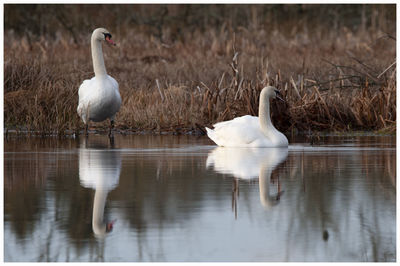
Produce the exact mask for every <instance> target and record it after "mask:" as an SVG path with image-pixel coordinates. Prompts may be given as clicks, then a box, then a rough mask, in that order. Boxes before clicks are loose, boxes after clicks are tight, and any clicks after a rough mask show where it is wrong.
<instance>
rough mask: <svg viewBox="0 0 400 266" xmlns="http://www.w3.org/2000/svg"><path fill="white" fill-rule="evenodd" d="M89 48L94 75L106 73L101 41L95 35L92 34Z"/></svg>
mask: <svg viewBox="0 0 400 266" xmlns="http://www.w3.org/2000/svg"><path fill="white" fill-rule="evenodd" d="M91 48H92V59H93V70H94V75H95V76H96V77H98V76H105V75H107V71H106V66H105V65H104V58H103V49H102V48H101V42H100V41H99V40H97V39H96V37H95V35H92V39H91Z"/></svg>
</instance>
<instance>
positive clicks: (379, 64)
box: [4, 22, 396, 135]
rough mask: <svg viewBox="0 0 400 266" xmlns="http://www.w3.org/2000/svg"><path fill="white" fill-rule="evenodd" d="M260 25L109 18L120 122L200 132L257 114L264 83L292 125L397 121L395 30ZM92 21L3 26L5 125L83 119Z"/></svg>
mask: <svg viewBox="0 0 400 266" xmlns="http://www.w3.org/2000/svg"><path fill="white" fill-rule="evenodd" d="M252 25H253V26H249V27H233V26H232V25H230V24H229V23H222V24H221V25H219V26H213V27H210V28H206V29H201V30H200V29H198V28H194V29H191V31H185V32H184V33H182V34H180V35H179V38H173V36H175V35H174V34H176V33H175V32H174V31H173V27H169V28H162V30H161V32H162V34H163V37H162V38H159V37H157V34H154V33H151V32H149V30H148V29H147V28H144V27H139V26H137V27H132V30H129V31H128V29H127V28H126V27H123V25H122V26H121V25H120V26H119V27H117V28H116V29H113V28H108V29H109V30H110V31H111V32H112V33H113V39H115V41H116V42H117V44H118V46H117V47H109V46H106V45H104V46H103V49H104V55H105V62H106V68H107V71H108V73H109V75H111V76H113V77H114V78H115V79H116V80H117V81H118V82H119V86H120V92H121V97H122V101H123V103H122V107H121V110H120V112H119V113H118V114H117V116H116V128H117V129H118V130H120V131H121V132H122V133H127V132H152V133H162V132H170V133H171V132H172V133H176V134H180V133H188V132H192V133H194V132H196V133H200V134H202V133H204V128H205V127H206V126H207V127H210V126H212V124H214V123H216V122H219V121H224V120H228V119H232V118H234V117H237V116H241V115H246V114H250V115H258V101H259V99H258V97H259V93H260V91H261V90H262V88H263V87H264V86H266V85H273V86H275V87H277V88H278V89H279V90H280V91H281V93H282V94H283V98H284V99H285V103H281V102H275V101H274V102H273V103H272V120H273V123H274V124H275V125H276V127H277V128H278V129H279V130H281V131H283V132H286V133H294V134H297V133H302V132H309V131H330V132H332V131H354V130H368V131H371V130H372V131H385V132H392V133H394V132H395V130H396V126H395V122H396V63H395V58H396V38H395V37H394V35H391V34H390V33H387V32H383V31H380V30H379V29H376V28H370V27H360V28H359V29H357V30H350V29H349V28H347V27H344V26H343V27H339V28H338V27H337V28H335V29H334V30H333V29H332V30H327V29H326V28H324V27H323V26H316V27H314V28H311V27H309V26H308V27H306V26H303V27H300V26H299V25H298V24H296V23H295V22H293V23H292V24H291V25H286V26H285V27H286V29H285V30H283V29H282V28H277V27H275V28H271V27H263V24H261V23H260V24H254V23H253V24H252ZM254 25H255V26H254ZM104 26H105V27H106V25H104ZM91 30H93V29H88V31H87V32H81V33H74V34H73V36H74V38H71V35H70V34H67V33H65V32H64V33H62V32H58V33H57V34H55V35H56V36H57V37H56V38H50V37H48V36H45V35H43V36H39V37H36V38H30V37H29V35H18V34H15V32H14V31H12V30H7V28H6V29H5V39H6V40H7V41H6V42H5V43H4V52H5V53H4V121H5V127H6V128H10V129H17V130H27V131H30V132H39V133H40V134H45V135H47V134H59V135H64V134H69V133H72V132H79V131H81V130H82V129H83V124H82V122H81V121H80V119H79V117H78V116H77V113H76V107H77V102H78V95H77V92H78V88H79V85H80V84H81V82H82V81H83V80H84V79H88V78H91V77H92V76H93V70H92V63H91V54H90V43H89V42H90V34H91ZM118 33H119V34H118ZM27 36H28V37H27ZM47 37H48V38H47ZM107 125H108V123H107V122H103V123H92V124H91V127H92V128H95V129H97V130H100V131H101V130H104V131H105V130H106V128H107Z"/></svg>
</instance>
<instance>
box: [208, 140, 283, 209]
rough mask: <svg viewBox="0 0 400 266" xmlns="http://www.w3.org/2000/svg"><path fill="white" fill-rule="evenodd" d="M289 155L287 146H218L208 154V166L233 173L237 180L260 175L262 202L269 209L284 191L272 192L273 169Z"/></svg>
mask: <svg viewBox="0 0 400 266" xmlns="http://www.w3.org/2000/svg"><path fill="white" fill-rule="evenodd" d="M287 155H288V149H287V148H227V147H217V148H215V149H214V150H212V151H211V152H210V153H209V154H208V158H207V163H206V164H207V168H209V167H211V166H213V168H214V171H216V172H218V173H221V174H230V175H233V176H234V177H235V181H236V182H237V179H246V180H250V179H254V178H257V177H258V180H259V181H258V184H259V192H260V202H261V204H262V205H263V206H264V208H266V209H268V208H270V207H271V206H274V205H276V204H277V203H278V201H279V196H280V195H281V193H282V192H280V191H278V194H276V195H274V196H272V195H271V194H270V189H269V184H270V182H271V174H272V171H273V170H274V169H275V168H276V167H277V166H278V165H279V164H280V163H282V162H283V161H285V159H286V157H287ZM236 184H237V183H236ZM278 190H280V186H279V179H278ZM235 212H236V209H235Z"/></svg>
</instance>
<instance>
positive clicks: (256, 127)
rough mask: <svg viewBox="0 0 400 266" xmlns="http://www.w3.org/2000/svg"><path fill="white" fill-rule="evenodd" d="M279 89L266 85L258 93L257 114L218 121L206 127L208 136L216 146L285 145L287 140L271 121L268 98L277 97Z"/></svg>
mask: <svg viewBox="0 0 400 266" xmlns="http://www.w3.org/2000/svg"><path fill="white" fill-rule="evenodd" d="M279 95H280V94H279V91H278V90H277V89H276V88H275V87H273V86H268V87H265V88H263V89H262V91H261V94H260V106H259V111H258V115H259V117H256V116H250V115H245V116H241V117H237V118H234V119H233V120H229V121H224V122H219V123H217V124H215V125H214V129H210V128H207V127H206V130H207V135H208V137H209V138H210V139H211V140H213V141H214V142H215V143H216V144H217V145H218V146H225V147H287V146H288V140H287V138H286V136H285V135H283V134H282V133H281V132H279V131H278V130H277V129H276V128H275V127H274V126H273V125H272V122H271V118H270V114H269V99H270V98H273V99H275V98H278V99H280V100H282V101H283V99H282V98H281V97H280V96H279Z"/></svg>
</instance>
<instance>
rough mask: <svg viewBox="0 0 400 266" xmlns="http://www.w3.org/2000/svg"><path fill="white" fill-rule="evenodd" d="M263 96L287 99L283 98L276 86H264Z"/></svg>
mask: <svg viewBox="0 0 400 266" xmlns="http://www.w3.org/2000/svg"><path fill="white" fill-rule="evenodd" d="M261 96H262V97H267V98H272V99H278V100H281V101H283V102H284V101H285V100H283V99H282V95H281V93H280V92H279V90H278V89H277V88H275V87H274V86H267V87H264V88H263V89H262V91H261Z"/></svg>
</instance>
